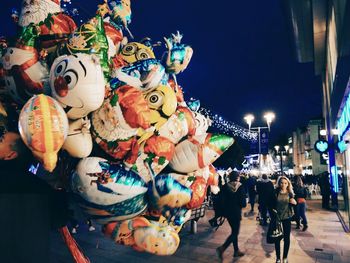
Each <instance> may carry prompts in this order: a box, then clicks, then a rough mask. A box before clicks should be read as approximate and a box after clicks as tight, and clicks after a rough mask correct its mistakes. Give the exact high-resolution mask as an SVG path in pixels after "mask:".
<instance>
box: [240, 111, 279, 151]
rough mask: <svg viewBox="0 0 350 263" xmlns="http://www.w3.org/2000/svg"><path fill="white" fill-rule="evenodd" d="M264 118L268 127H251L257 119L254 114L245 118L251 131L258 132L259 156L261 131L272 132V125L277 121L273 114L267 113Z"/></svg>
mask: <svg viewBox="0 0 350 263" xmlns="http://www.w3.org/2000/svg"><path fill="white" fill-rule="evenodd" d="M263 117H264V119H265V120H266V124H267V127H261V126H257V127H251V126H252V122H253V121H254V119H255V118H254V115H253V114H247V115H245V116H244V118H243V119H244V120H245V122H246V123H247V124H248V127H249V131H250V130H257V131H258V136H259V138H258V143H259V154H260V153H261V142H260V131H261V129H266V128H267V129H268V130H269V131H270V127H271V123H272V121H273V120H274V119H275V114H274V113H273V112H266V113H265V114H264V116H263Z"/></svg>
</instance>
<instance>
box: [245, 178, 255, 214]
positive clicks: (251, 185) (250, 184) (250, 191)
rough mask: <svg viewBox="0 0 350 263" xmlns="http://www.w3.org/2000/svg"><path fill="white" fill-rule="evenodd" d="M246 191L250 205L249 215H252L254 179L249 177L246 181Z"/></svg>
mask: <svg viewBox="0 0 350 263" xmlns="http://www.w3.org/2000/svg"><path fill="white" fill-rule="evenodd" d="M247 190H248V197H249V204H250V213H254V205H255V198H256V177H255V176H253V175H250V176H249V178H248V180H247Z"/></svg>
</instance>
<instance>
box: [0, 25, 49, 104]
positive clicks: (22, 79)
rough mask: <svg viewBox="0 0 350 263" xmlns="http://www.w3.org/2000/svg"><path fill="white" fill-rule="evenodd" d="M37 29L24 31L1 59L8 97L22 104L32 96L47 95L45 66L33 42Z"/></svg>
mask: <svg viewBox="0 0 350 263" xmlns="http://www.w3.org/2000/svg"><path fill="white" fill-rule="evenodd" d="M37 36H38V27H35V26H33V25H32V24H31V25H29V26H28V27H26V28H25V29H24V31H23V32H22V35H21V36H20V38H19V39H18V41H17V43H16V46H15V47H8V48H7V49H6V52H5V54H4V55H3V57H2V62H1V63H2V65H3V68H4V81H5V85H6V87H7V90H8V92H9V94H10V96H11V97H12V98H13V99H14V100H15V101H16V102H18V103H20V104H24V103H25V102H26V101H27V100H28V99H29V98H30V97H31V96H32V95H33V94H40V93H45V94H49V93H50V92H49V91H50V88H49V83H48V80H49V72H48V69H47V65H46V64H45V63H44V62H42V61H40V60H39V54H38V51H37V50H36V48H35V41H36V39H37Z"/></svg>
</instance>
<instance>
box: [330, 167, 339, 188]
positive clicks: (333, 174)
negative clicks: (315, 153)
mask: <svg viewBox="0 0 350 263" xmlns="http://www.w3.org/2000/svg"><path fill="white" fill-rule="evenodd" d="M331 181H332V186H333V190H334V192H336V193H338V192H339V184H338V168H337V166H336V165H333V166H332V167H331Z"/></svg>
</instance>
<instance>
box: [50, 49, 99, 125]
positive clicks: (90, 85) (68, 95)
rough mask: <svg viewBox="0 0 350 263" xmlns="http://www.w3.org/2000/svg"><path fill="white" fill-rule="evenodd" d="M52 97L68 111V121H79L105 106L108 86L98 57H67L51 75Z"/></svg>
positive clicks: (82, 55) (56, 64)
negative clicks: (104, 101)
mask: <svg viewBox="0 0 350 263" xmlns="http://www.w3.org/2000/svg"><path fill="white" fill-rule="evenodd" d="M50 86H51V91H52V96H53V97H54V98H55V99H57V100H58V101H59V102H60V103H61V104H62V106H63V108H64V109H65V111H66V113H67V116H68V118H70V119H73V120H74V119H79V118H82V117H85V116H86V115H88V114H89V113H90V112H92V111H94V110H97V109H98V108H99V107H100V106H101V105H102V103H103V99H104V94H105V84H104V78H103V73H102V69H101V66H100V64H99V62H98V59H97V58H96V57H95V56H94V55H88V54H82V53H78V54H74V55H69V56H67V55H63V56H60V57H58V58H56V59H55V61H54V63H53V65H52V67H51V71H50Z"/></svg>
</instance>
